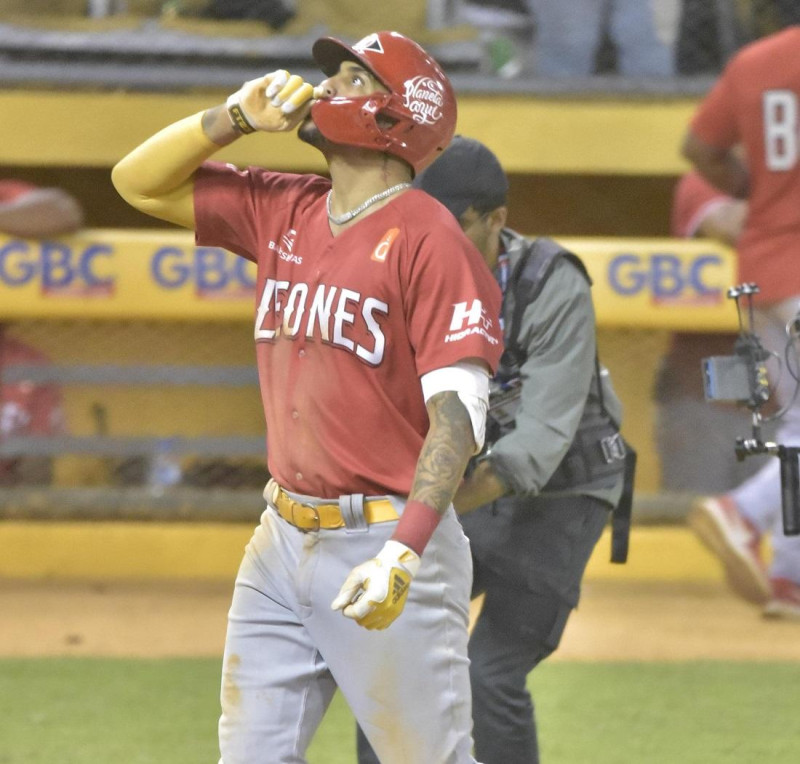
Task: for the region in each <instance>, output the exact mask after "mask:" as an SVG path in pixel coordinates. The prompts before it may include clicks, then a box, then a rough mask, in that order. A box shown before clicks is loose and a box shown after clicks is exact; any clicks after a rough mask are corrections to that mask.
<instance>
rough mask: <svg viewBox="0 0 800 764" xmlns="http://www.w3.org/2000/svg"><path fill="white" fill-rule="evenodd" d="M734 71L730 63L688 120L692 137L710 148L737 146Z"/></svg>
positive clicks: (737, 130)
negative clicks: (694, 136)
mask: <svg viewBox="0 0 800 764" xmlns="http://www.w3.org/2000/svg"><path fill="white" fill-rule="evenodd" d="M736 68H737V67H736V59H734V60H733V61H731V63H730V64H728V66H727V68H726V69H725V70H724V71H723V73H722V75H721V76H720V77H719V79H718V80H717V81H716V82H715V83H714V86H713V87H712V88H711V90H710V91H709V93H708V94H707V95H706V97H705V98H704V99H703V101H702V102H701V103H700V106H699V107H698V109H697V111H696V112H695V114H694V117H693V118H692V121H691V125H690V127H691V131H692V133H694V135H696V136H697V137H698V138H699V139H700V140H701V141H703V142H704V143H707V144H708V145H710V146H717V147H719V148H729V147H730V146H733V145H735V144H736V143H738V142H739V129H738V121H737V112H736V108H737V107H736V90H735V88H736V76H737V75H736Z"/></svg>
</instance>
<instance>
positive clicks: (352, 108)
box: [311, 32, 456, 172]
mask: <svg viewBox="0 0 800 764" xmlns="http://www.w3.org/2000/svg"><path fill="white" fill-rule="evenodd" d="M312 54H313V56H314V59H315V60H316V62H317V63H318V64H319V66H320V68H321V69H322V71H323V72H324V73H325V74H326V75H327V76H328V77H331V76H333V75H334V74H336V73H337V72H338V71H339V65H340V64H341V63H342V61H356V62H358V63H360V64H361V65H362V66H364V67H365V68H366V69H368V70H369V71H370V72H372V74H374V75H375V77H377V78H378V80H380V82H381V83H382V84H383V85H384V86H385V87H386V88H387V89H388V90H389V92H388V93H372V94H371V95H368V96H360V97H357V98H347V97H334V98H328V99H321V100H319V101H317V102H316V103H315V104H314V106H313V107H312V108H311V116H312V118H313V120H314V123H315V124H316V126H317V127H318V128H319V131H320V132H321V133H322V134H323V135H324V136H325V137H326V138H327V139H328V140H329V141H332V142H333V143H342V144H344V145H346V146H359V147H361V148H365V149H374V150H376V151H385V152H387V153H389V154H393V155H394V156H397V157H400V158H401V159H404V160H405V161H406V162H408V163H409V164H410V165H411V166H412V167H413V168H414V172H418V171H420V170H422V168H423V167H425V166H426V165H427V164H429V163H430V162H432V161H433V160H434V159H435V158H436V155H437V154H438V152H440V151H444V149H445V148H446V146H447V144H448V143H449V142H450V139H451V138H452V137H453V133H454V132H455V127H456V98H455V94H454V93H453V87H452V85H451V84H450V80H448V79H447V75H445V73H444V72H443V71H442V69H441V67H440V66H439V64H437V63H436V61H434V60H433V58H432V57H431V56H429V55H428V54H427V53H426V52H425V51H424V50H423V49H422V48H421V47H420V46H419V45H417V43H415V42H414V41H413V40H409V39H408V37H405V36H403V35H401V34H400V33H399V32H376V33H374V34H371V35H368V36H367V37H365V38H364V39H363V40H360V41H359V42H357V43H356V44H355V45H353V46H352V47H351V46H349V45H345V44H344V43H343V42H341V41H340V40H336V39H334V38H332V37H321V38H320V39H319V40H317V41H316V42H315V43H314V46H313V48H312ZM378 117H384V118H385V119H383V120H381V122H380V123H379V121H378Z"/></svg>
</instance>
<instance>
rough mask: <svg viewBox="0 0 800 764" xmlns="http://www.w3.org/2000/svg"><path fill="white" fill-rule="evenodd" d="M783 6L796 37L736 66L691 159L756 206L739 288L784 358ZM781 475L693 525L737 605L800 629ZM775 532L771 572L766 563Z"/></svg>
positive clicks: (789, 393)
mask: <svg viewBox="0 0 800 764" xmlns="http://www.w3.org/2000/svg"><path fill="white" fill-rule="evenodd" d="M780 6H781V9H782V10H783V12H784V14H785V21H786V22H787V23H790V24H794V26H789V27H788V28H786V29H784V30H782V31H780V32H777V33H775V34H772V35H770V36H768V37H765V38H763V39H761V40H759V41H757V42H755V43H752V44H751V45H748V46H746V47H745V48H743V49H742V50H741V51H740V52H739V53H738V54H737V55H735V56H734V57H733V58H732V59H731V60H730V62H729V63H728V65H727V66H726V67H725V70H724V71H723V73H722V75H721V76H720V78H719V79H718V80H717V82H716V83H715V85H714V86H713V88H712V89H711V91H710V92H709V93H708V95H707V96H706V97H705V99H704V100H703V101H702V103H701V104H700V106H699V108H698V110H697V112H696V114H695V115H694V117H693V119H692V122H691V124H690V127H689V130H688V132H687V134H686V136H685V139H684V143H683V149H682V151H683V155H684V156H685V157H686V158H687V159H688V160H689V161H690V162H692V164H693V165H694V166H695V168H696V169H697V170H698V171H699V172H700V173H701V174H702V175H703V176H704V177H705V178H706V179H707V180H708V181H710V182H711V183H712V184H713V185H715V186H716V187H717V188H719V189H720V190H722V191H724V192H726V193H728V194H729V195H730V196H732V197H734V198H736V199H746V200H747V202H748V214H747V217H746V219H745V223H744V228H743V231H742V235H741V237H740V238H739V241H738V246H737V250H738V256H739V276H738V281H739V282H755V283H756V284H758V286H759V288H760V293H759V294H758V295H756V301H755V306H756V311H755V325H754V327H753V328H754V331H755V332H756V334H757V335H758V336H759V337H760V339H761V341H762V342H763V344H764V346H765V347H766V348H767V349H769V350H771V351H774V352H775V353H777V354H779V356H780V357H781V358H783V351H784V348H785V346H786V333H785V327H786V326H787V324H789V323H790V322H792V321H794V320H795V319H796V317H797V315H798V303H800V267H798V258H800V203H799V200H800V55H798V51H800V26H798V24H800V6H798V4H797V3H796V2H789V0H784V1H783V2H782V3H781V4H780ZM741 149H743V152H741ZM784 366H785V364H784ZM795 373H796V371H795ZM773 385H774V392H775V398H776V400H777V403H778V405H779V406H781V407H784V406H786V405H788V404H790V403H791V405H790V407H789V409H788V411H787V412H786V414H785V415H784V416H783V417H782V418H781V420H780V426H779V428H778V430H777V433H776V440H777V441H778V442H779V443H781V444H783V445H786V446H800V396H797V397H795V389H796V386H797V382H796V380H795V379H794V378H793V377H792V375H791V374H790V373H789V371H788V370H787V369H786V368H783V373H782V374H781V376H780V379H779V380H777V381H775V380H773ZM779 469H780V468H779V462H778V460H777V459H771V460H770V461H769V462H768V463H767V464H766V465H765V466H764V467H763V468H762V469H761V470H760V471H759V472H758V473H757V474H756V475H755V476H754V477H753V478H751V479H749V480H747V481H746V482H744V483H743V484H741V485H740V486H739V487H737V488H736V489H734V490H733V491H731V492H729V493H726V494H723V495H721V496H717V497H711V498H707V499H704V500H702V501H700V502H698V503H697V504H696V506H695V507H694V508H693V510H692V512H691V514H690V517H689V521H690V524H691V525H692V527H693V528H694V530H695V531H696V533H697V534H698V535H699V536H700V538H701V539H702V541H703V542H704V543H705V544H706V545H707V546H708V547H709V548H710V549H711V550H712V551H713V552H714V553H715V554H717V555H718V556H719V557H720V559H721V561H722V563H723V565H724V567H725V572H726V575H727V578H728V582H729V584H730V585H731V587H732V588H733V590H734V591H735V592H736V593H737V594H739V595H740V596H742V597H744V598H745V599H747V600H748V601H750V602H753V603H755V604H758V605H761V606H763V608H764V615H766V616H770V617H779V618H800V536H795V537H786V536H784V534H783V524H782V518H781V494H780V479H779ZM768 531H772V548H773V560H772V564H771V566H770V568H769V570H767V568H766V566H765V565H764V562H763V561H762V559H761V555H760V541H761V536H762V535H763V534H764V533H766V532H768Z"/></svg>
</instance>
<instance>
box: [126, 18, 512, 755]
mask: <svg viewBox="0 0 800 764" xmlns="http://www.w3.org/2000/svg"><path fill="white" fill-rule="evenodd" d="M312 52H313V56H314V58H315V60H316V61H317V63H318V64H319V66H320V68H321V69H322V71H323V72H324V74H325V75H326V79H325V80H324V81H323V82H322V84H321V85H320V86H318V87H317V88H316V89H314V88H313V87H312V85H311V84H310V83H306V82H304V81H303V80H302V79H301V78H299V77H297V76H292V75H290V74H289V73H288V72H286V71H277V72H272V73H270V74H267V75H265V76H263V77H260V78H257V79H254V80H251V81H249V82H247V83H245V84H244V85H243V86H242V88H241V89H240V90H239V91H237V92H236V93H234V94H233V95H231V96H230V97H229V98H228V100H227V103H225V104H221V105H219V106H216V107H214V108H211V109H209V110H207V111H205V112H203V113H201V114H196V115H194V116H191V117H188V118H186V119H183V120H181V121H179V122H177V123H175V124H173V125H170V126H168V127H167V128H165V129H164V130H162V131H160V132H159V133H157V134H156V135H154V136H153V137H152V138H150V139H149V140H147V141H146V142H145V143H143V144H142V145H141V146H139V147H138V148H136V149H135V150H134V151H133V152H132V153H131V154H129V155H128V156H127V157H125V158H124V159H123V160H122V161H121V162H120V163H119V164H118V165H117V166H116V167H115V168H114V171H113V180H114V183H115V185H116V187H117V189H118V190H119V192H120V194H121V195H122V196H123V197H124V198H125V199H127V200H128V201H129V202H130V203H131V204H133V205H134V206H135V207H137V208H138V209H140V210H142V211H144V212H147V213H149V214H152V215H155V216H156V217H160V218H162V219H164V220H168V221H171V222H174V223H178V224H180V225H183V226H186V227H188V228H193V229H194V230H195V231H196V237H197V241H198V243H200V244H203V245H214V246H222V247H225V248H227V249H229V250H231V251H233V252H235V253H237V254H239V255H241V256H242V257H245V258H248V259H250V260H252V261H254V262H255V263H256V264H257V266H258V274H257V296H256V305H255V341H256V355H257V363H258V370H259V377H260V385H261V395H262V399H263V405H264V413H265V417H266V424H267V446H268V449H267V450H268V465H269V470H270V473H271V474H272V476H273V479H272V480H271V481H270V482H269V483H268V485H267V488H266V490H265V498H266V501H267V508H266V510H265V511H264V513H263V514H262V516H261V522H260V524H259V526H258V527H257V528H256V530H255V532H254V534H253V538H252V540H251V542H250V543H249V545H248V546H247V549H246V552H245V556H244V559H243V561H242V564H241V567H240V570H239V573H238V576H237V580H236V586H235V590H234V595H233V602H232V605H231V610H230V614H229V621H228V633H227V638H226V646H225V656H224V663H223V677H222V692H221V696H222V716H221V719H220V725H219V737H220V749H221V754H222V759H221V761H222V762H224V764H267V762H282V763H285V762H302V761H305V751H306V748H307V746H308V743H309V741H310V740H311V738H312V736H313V734H314V731H315V730H316V729H317V726H318V725H319V722H320V720H321V718H322V715H323V714H324V712H325V709H326V707H327V706H328V703H329V702H330V700H331V697H332V695H333V693H334V690H335V689H336V687H337V686H338V687H339V688H340V689H341V690H342V692H343V694H344V696H345V698H346V699H347V701H348V703H349V705H350V707H351V709H352V710H353V713H354V715H355V717H356V719H357V720H358V722H359V723H360V725H361V726H362V728H363V729H364V731H365V732H366V734H367V736H368V738H369V740H370V743H371V744H372V745H373V747H374V748H375V750H376V752H377V753H378V755H379V756H380V759H381V761H382V762H384V764H393V763H397V764H399V763H400V762H403V763H404V764H432V762H437V763H438V762H453V763H454V764H459V763H461V762H472V761H474V759H473V758H472V754H471V749H472V738H471V708H470V688H469V675H468V660H467V619H468V606H469V594H470V584H471V577H472V567H471V560H470V553H469V544H468V542H467V540H466V538H465V536H464V535H463V532H462V530H461V526H460V523H459V522H458V519H457V518H456V516H455V513H454V510H453V508H452V505H451V500H452V497H453V495H454V493H455V490H456V488H457V486H458V483H459V481H460V480H461V477H462V475H463V472H464V468H465V466H466V464H467V461H468V460H469V458H470V456H471V455H472V454H474V453H475V452H476V451H477V450H479V449H480V447H481V444H482V442H483V431H484V423H485V416H486V408H487V405H488V386H489V385H488V383H489V375H491V374H493V373H494V370H495V368H496V366H497V363H498V360H499V357H500V355H501V352H502V332H501V330H500V328H499V326H498V322H497V319H496V317H497V316H498V315H499V310H500V291H499V289H498V288H497V286H496V285H495V284H493V283H492V280H491V278H487V270H486V266H485V265H484V263H483V261H482V260H481V257H480V254H479V253H478V252H477V251H476V250H475V249H474V247H472V245H471V244H470V243H469V241H468V240H467V239H466V237H465V236H464V235H463V233H462V232H461V230H460V228H459V226H458V223H457V222H456V221H455V220H454V219H453V218H452V216H450V214H449V213H448V212H447V211H446V210H445V209H444V208H442V207H441V206H440V205H437V204H436V203H435V202H433V200H431V199H430V197H428V196H427V195H426V194H424V193H422V192H420V191H417V190H412V189H410V185H411V180H412V178H413V176H414V174H415V173H416V172H417V171H419V170H421V169H422V168H423V167H424V166H425V165H426V164H427V163H429V162H430V161H432V159H433V158H434V157H435V156H436V155H437V154H438V153H439V152H440V151H442V150H443V149H444V148H445V147H446V145H447V144H448V142H449V141H450V139H451V137H452V135H453V131H454V126H455V121H456V102H455V97H454V94H453V90H452V87H451V85H450V83H449V81H448V79H447V77H446V76H445V75H444V73H443V72H442V70H441V68H440V67H439V66H438V64H437V63H436V62H435V61H434V60H433V59H432V58H431V57H430V56H429V55H428V54H427V53H426V52H425V51H424V50H423V49H422V48H420V47H419V46H418V45H417V44H416V43H414V42H413V41H411V40H409V39H408V38H406V37H404V36H403V35H400V34H398V33H395V32H378V33H374V34H371V35H369V36H367V37H365V38H364V39H362V40H361V41H360V42H358V43H356V44H355V45H353V46H348V45H346V44H344V43H343V42H340V41H338V40H335V39H332V38H322V39H320V40H317V42H316V43H315V44H314V46H313V50H312ZM296 127H297V128H298V136H299V137H300V138H301V140H303V141H305V142H307V143H309V144H310V145H311V146H314V147H315V148H317V149H319V150H320V151H321V152H322V154H323V155H324V156H325V158H326V160H327V163H328V168H329V171H330V176H331V179H330V180H328V179H326V178H323V177H319V176H316V175H291V174H286V173H276V172H269V171H267V170H265V169H262V168H256V167H250V168H247V169H237V168H236V167H233V166H231V165H222V164H217V163H210V162H208V161H207V160H208V159H209V158H210V157H211V156H212V155H213V154H214V153H215V152H216V151H217V150H218V149H219V148H220V147H221V146H223V145H226V144H228V143H230V142H232V141H234V140H238V139H240V138H241V137H242V136H243V135H247V134H250V133H255V132H259V131H262V132H268V133H269V132H283V131H287V130H292V129H294V128H296ZM387 627H388V628H387Z"/></svg>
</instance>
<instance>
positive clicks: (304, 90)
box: [111, 69, 314, 229]
mask: <svg viewBox="0 0 800 764" xmlns="http://www.w3.org/2000/svg"><path fill="white" fill-rule="evenodd" d="M313 95H314V89H313V87H312V86H311V85H310V84H308V83H307V82H304V81H303V79H302V78H301V77H298V76H297V75H290V74H289V73H288V72H287V71H286V70H283V69H281V70H278V71H276V72H271V73H270V74H267V75H264V76H263V77H259V78H257V79H254V80H250V81H248V82H246V83H245V84H244V85H243V86H242V87H241V88H240V89H239V90H238V91H237V92H236V93H234V94H232V95H231V96H230V97H229V98H228V100H227V102H226V103H225V104H220V105H218V106H215V107H213V108H211V109H208V110H207V111H205V112H201V113H198V114H194V115H192V116H191V117H187V118H185V119H182V120H180V121H178V122H175V123H173V124H171V125H169V126H168V127H165V128H164V129H163V130H160V131H159V132H157V133H156V134H155V135H153V136H152V137H151V138H148V139H147V140H146V141H145V142H144V143H142V144H141V145H140V146H138V147H137V148H135V149H134V150H133V151H131V152H130V153H129V154H128V155H127V156H125V157H124V158H123V159H122V160H120V162H119V163H118V164H117V165H116V166H115V167H114V169H113V170H112V173H111V179H112V181H113V183H114V187H115V188H116V189H117V191H118V192H119V194H120V196H122V198H123V199H125V201H127V202H128V203H129V204H130V205H131V206H133V207H135V208H136V209H138V210H140V211H142V212H145V213H147V214H148V215H152V216H153V217H157V218H160V219H161V220H167V221H169V222H171V223H177V224H178V225H182V226H185V227H186V228H192V229H193V228H194V227H195V218H194V202H193V191H194V173H195V171H196V170H197V169H198V168H199V167H200V165H201V164H203V162H205V161H206V160H207V159H208V158H209V157H211V156H212V155H213V154H214V153H215V152H217V151H218V150H219V149H220V148H222V147H223V146H227V145H228V144H230V143H232V142H233V141H235V140H236V139H237V138H239V137H241V136H242V135H248V134H250V133H254V132H257V131H264V132H282V131H285V130H291V129H293V128H294V127H296V126H297V125H298V124H299V123H300V121H301V120H302V119H303V118H304V117H305V116H306V114H307V113H308V110H309V109H310V108H311V99H312V97H313Z"/></svg>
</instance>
